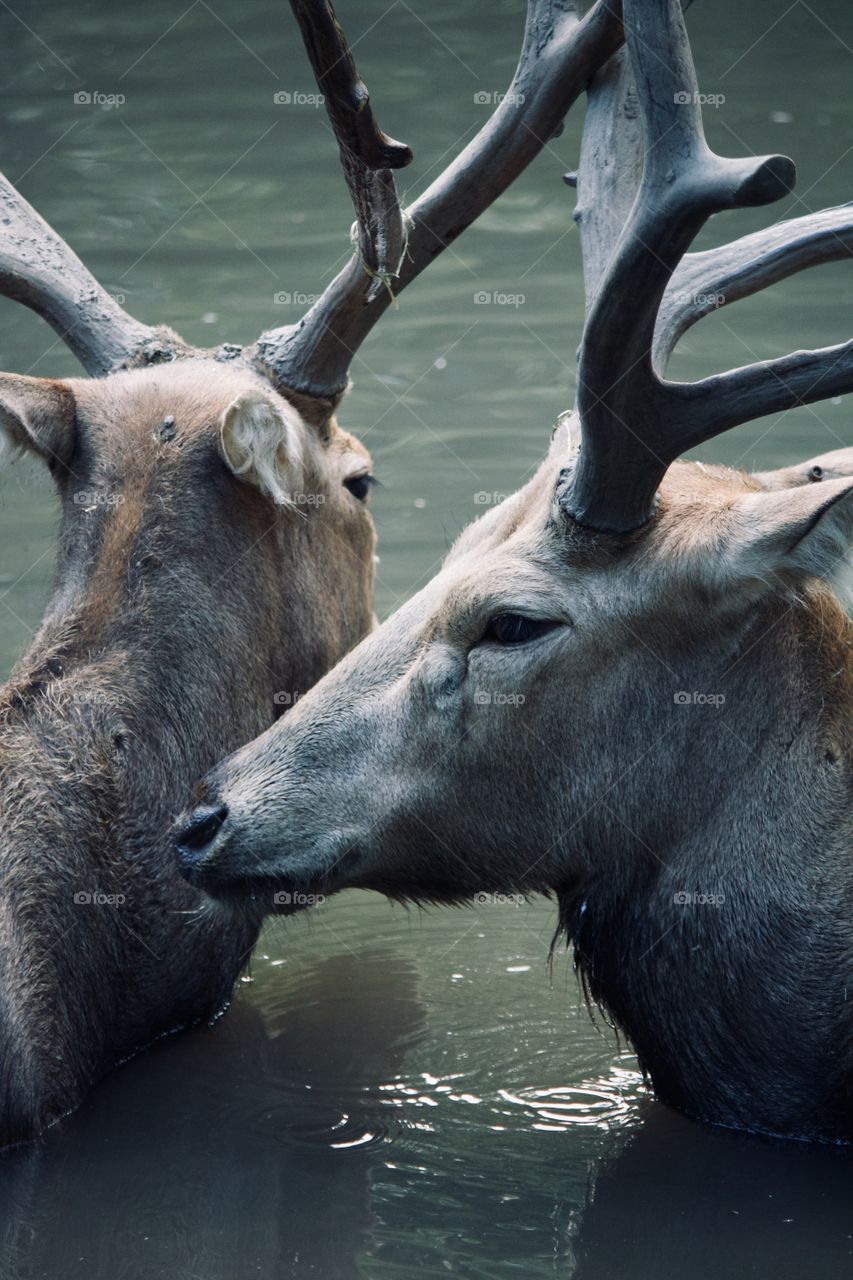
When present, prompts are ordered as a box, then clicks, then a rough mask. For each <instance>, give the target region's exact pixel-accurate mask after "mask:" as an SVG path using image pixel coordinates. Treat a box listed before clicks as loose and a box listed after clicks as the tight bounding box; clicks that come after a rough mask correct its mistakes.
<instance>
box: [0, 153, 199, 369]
mask: <svg viewBox="0 0 853 1280" xmlns="http://www.w3.org/2000/svg"><path fill="white" fill-rule="evenodd" d="M0 223H2V233H0V236H2V238H0V293H2V294H5V296H6V297H8V298H12V299H14V300H15V301H16V302H23V303H24V304H25V305H26V306H28V307H30V308H31V309H32V310H33V311H35V312H36V314H37V315H40V316H41V317H42V319H44V320H46V321H47V323H48V324H49V325H50V326H51V327H52V328H53V329H54V330H55V331H56V332H57V333H58V334H59V336H60V337H61V338H62V339H63V341H64V342H65V343H66V344H67V345H68V346H69V347H70V349H71V350H72V351H73V353H74V355H75V356H77V358H78V359H79V360H80V362H81V364H82V365H83V367H84V368H85V369H86V371H87V373H90V374H92V375H95V376H97V375H100V374H105V373H109V372H110V371H111V370H112V369H115V368H120V367H122V366H124V365H127V364H130V363H134V362H138V361H139V360H146V361H153V360H156V359H158V358H161V357H162V356H163V355H164V354H167V353H168V351H169V350H170V349H171V347H172V346H173V345H174V343H179V339H177V336H176V335H175V334H172V333H171V331H169V330H167V329H159V328H158V329H154V328H150V327H149V326H148V325H144V324H140V323H139V321H137V320H134V319H133V318H132V316H129V315H128V314H127V312H126V311H124V310H122V308H121V307H120V306H119V304H118V303H117V302H116V300H115V299H114V298H113V297H111V296H110V294H108V293H107V292H106V290H105V289H102V288H101V286H100V285H99V284H98V282H97V280H95V278H94V276H92V275H91V274H90V273H89V271H87V270H86V268H85V267H84V266H83V263H82V262H81V261H80V259H79V258H78V257H77V255H76V254H75V253H74V252H73V251H72V250H71V249H69V247H68V245H67V244H66V243H65V241H64V240H62V239H61V238H60V237H59V236H58V235H57V234H56V232H55V231H53V230H52V229H51V227H49V226H48V224H47V223H46V222H45V221H44V219H43V218H41V217H40V216H39V214H37V213H36V211H35V209H33V208H32V207H31V206H30V205H29V204H27V202H26V200H25V199H24V198H23V196H21V195H20V194H19V193H18V192H17V191H16V190H15V188H14V187H13V186H12V184H11V183H10V182H9V181H8V180H7V179H6V178H4V177H3V175H2V174H0Z"/></svg>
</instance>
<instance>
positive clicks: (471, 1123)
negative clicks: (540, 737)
mask: <svg viewBox="0 0 853 1280" xmlns="http://www.w3.org/2000/svg"><path fill="white" fill-rule="evenodd" d="M552 912H553V908H552V907H551V906H550V905H549V904H545V903H539V904H532V905H529V906H523V907H507V908H482V909H477V910H476V911H475V910H472V911H467V910H466V911H461V912H460V911H446V912H444V913H436V914H435V915H430V916H429V917H427V918H425V919H423V920H420V921H418V920H417V918H415V919H413V918H411V917H409V916H408V915H407V914H406V913H405V912H403V911H402V910H400V909H395V910H393V911H392V910H390V909H389V908H388V907H387V906H386V905H385V904H384V903H382V902H380V901H379V900H378V899H375V898H372V897H371V896H370V895H365V894H354V893H352V894H344V895H341V897H340V898H339V899H336V900H335V901H333V902H332V903H330V904H328V905H327V906H326V907H324V908H321V909H320V910H319V911H318V912H317V913H316V915H315V917H314V918H313V919H296V920H293V921H290V922H288V923H287V924H286V925H282V924H281V923H278V924H276V925H275V926H274V927H273V928H271V929H269V930H268V931H267V933H266V934H265V936H264V938H263V939H262V942H261V946H260V948H259V953H258V956H257V959H256V961H255V964H254V966H253V968H254V976H253V981H252V982H251V983H250V984H248V985H244V986H242V987H241V990H240V991H239V993H238V996H237V999H236V1001H235V1004H234V1006H233V1008H232V1009H231V1010H230V1011H229V1013H228V1014H227V1016H226V1017H225V1018H223V1019H222V1020H221V1022H220V1023H218V1024H217V1026H216V1027H215V1028H213V1029H212V1030H211V1029H200V1030H197V1031H194V1032H191V1033H189V1034H187V1035H184V1036H179V1037H175V1038H173V1039H171V1040H167V1041H164V1042H162V1043H160V1044H159V1045H157V1046H156V1047H155V1048H154V1049H153V1050H151V1051H150V1052H148V1053H146V1054H143V1055H142V1056H141V1057H139V1058H138V1059H136V1061H134V1062H132V1063H130V1064H128V1065H127V1066H126V1067H124V1068H122V1069H121V1070H119V1071H117V1072H115V1073H114V1074H113V1075H112V1076H111V1077H109V1078H108V1079H107V1080H105V1081H104V1082H103V1083H102V1084H101V1086H100V1087H99V1088H98V1089H97V1090H96V1091H95V1093H94V1094H93V1095H92V1097H91V1098H90V1100H89V1102H88V1103H87V1104H86V1105H85V1106H84V1107H83V1108H82V1109H81V1110H80V1111H79V1112H78V1113H77V1114H76V1115H74V1116H72V1117H70V1118H68V1119H67V1120H66V1121H65V1122H63V1123H62V1124H61V1125H60V1126H58V1127H57V1128H56V1129H55V1130H54V1131H53V1132H52V1133H51V1134H50V1136H49V1137H48V1139H47V1140H46V1141H45V1142H44V1143H43V1144H42V1145H41V1146H40V1147H37V1148H24V1149H19V1150H16V1151H10V1152H6V1153H5V1154H4V1155H3V1156H2V1157H0V1248H1V1249H2V1254H3V1258H4V1267H3V1271H2V1275H3V1277H4V1280H6V1277H7V1276H8V1277H10V1278H15V1280H18V1278H20V1280H24V1278H25V1277H26V1278H29V1277H42V1276H43V1277H49V1278H50V1280H64V1278H65V1277H68V1280H78V1278H80V1280H82V1278H83V1277H91V1276H95V1277H98V1278H99V1280H100V1278H101V1277H103V1280H114V1278H116V1277H121V1278H125V1277H127V1278H128V1280H137V1278H138V1280H150V1278H151V1277H159V1276H163V1277H169V1278H170V1280H171V1278H173V1277H177V1278H179V1280H198V1278H199V1277H203V1278H204V1280H249V1277H254V1276H261V1277H278V1276H288V1277H291V1276H292V1277H296V1278H297V1280H299V1278H301V1277H309V1276H319V1277H333V1278H334V1277H341V1280H354V1278H356V1277H358V1278H364V1280H385V1277H393V1278H394V1280H400V1278H401V1277H408V1276H413V1277H414V1276H416V1275H418V1276H420V1275H425V1276H428V1277H433V1276H435V1277H440V1276H441V1277H443V1276H446V1275H448V1274H452V1275H458V1276H463V1277H472V1278H474V1277H476V1280H496V1278H497V1277H503V1276H506V1277H512V1276H524V1277H533V1278H534V1280H535V1278H536V1277H543V1278H544V1277H549V1276H551V1277H553V1276H560V1277H563V1278H564V1280H569V1277H572V1276H576V1277H577V1280H638V1278H639V1280H644V1278H645V1277H652V1278H653V1280H669V1278H670V1277H672V1280H704V1278H705V1277H706V1276H707V1277H708V1280H711V1277H714V1280H718V1278H719V1277H720V1276H725V1277H727V1278H728V1277H732V1278H733V1280H739V1278H740V1277H744V1280H745V1278H746V1277H747V1276H754V1275H767V1276H773V1277H774V1278H775V1280H788V1278H790V1280H794V1278H795V1277H796V1280H801V1278H802V1277H803V1276H812V1275H814V1276H821V1277H824V1276H826V1277H835V1276H838V1277H841V1276H842V1275H845V1274H847V1273H848V1271H847V1269H846V1268H849V1266H850V1262H851V1260H853V1214H851V1209H850V1203H851V1200H850V1173H851V1169H850V1158H849V1153H848V1152H845V1151H840V1150H838V1149H833V1148H810V1147H808V1146H804V1145H801V1144H797V1143H791V1144H784V1143H774V1142H770V1141H759V1140H752V1139H746V1138H743V1137H740V1136H736V1135H731V1134H727V1133H721V1132H716V1131H711V1130H708V1129H705V1128H702V1127H700V1126H698V1125H694V1124H692V1123H691V1122H689V1121H687V1120H684V1119H682V1118H680V1117H678V1116H675V1115H673V1114H671V1113H669V1112H667V1111H666V1110H665V1109H664V1108H663V1107H661V1106H660V1105H659V1104H657V1103H655V1102H653V1101H652V1100H651V1099H650V1098H649V1097H648V1095H647V1094H646V1093H645V1091H644V1089H643V1087H642V1084H641V1082H640V1079H639V1075H638V1072H637V1071H636V1064H635V1063H634V1062H633V1060H632V1059H631V1058H630V1056H629V1055H628V1054H627V1053H625V1052H624V1051H620V1050H619V1049H618V1046H617V1044H616V1042H615V1040H614V1038H613V1036H612V1033H610V1032H609V1031H607V1032H605V1033H600V1032H599V1031H598V1030H596V1029H595V1027H594V1026H593V1025H592V1023H591V1022H590V1020H589V1017H588V1015H587V1013H586V1011H585V1010H584V1009H583V1008H582V1007H581V1006H580V1005H579V1002H578V1000H577V996H576V992H575V991H574V987H573V980H572V978H571V974H570V970H569V966H568V963H567V961H566V960H565V958H563V959H561V960H560V961H559V962H558V963H557V964H556V965H555V967H554V972H553V975H552V977H551V979H550V981H549V977H548V968H547V937H548V934H549V930H550V928H551V925H552V923H553V920H552ZM463 947H464V948H465V951H464V955H460V951H461V950H462V948H463ZM448 955H453V957H454V959H453V966H454V967H453V970H452V974H455V975H456V979H457V980H456V981H454V980H453V976H452V974H451V972H450V971H449V965H448Z"/></svg>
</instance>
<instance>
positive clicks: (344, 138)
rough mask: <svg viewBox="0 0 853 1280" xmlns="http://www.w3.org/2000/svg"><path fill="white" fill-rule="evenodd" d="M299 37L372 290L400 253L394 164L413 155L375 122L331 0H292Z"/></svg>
mask: <svg viewBox="0 0 853 1280" xmlns="http://www.w3.org/2000/svg"><path fill="white" fill-rule="evenodd" d="M290 6H291V8H292V10H293V13H294V15H295V17H296V20H297V22H298V23H299V28H300V30H301V32H302V39H303V41H304V43H305V49H306V51H307V53H308V58H309V61H310V62H311V66H312V68H313V70H314V77H315V79H316V81H317V86H318V88H319V89H320V90H321V92H322V94H323V96H324V98H325V103H326V111H327V112H328V116H329V120H330V121H331V124H332V130H333V132H334V134H335V137H336V138H337V140H338V146H339V148H340V155H341V164H342V166H343V170H344V177H345V178H346V183H347V186H348V187H349V191H350V195H351V196H352V202H353V205H354V207H355V214H356V234H357V237H358V240H357V256H358V257H359V258H360V259H361V262H362V265H363V267H364V269H365V271H366V272H367V274H368V275H369V276H370V278H371V282H372V283H371V288H370V289H369V290H368V300H369V298H370V296H371V293H373V292H376V291H377V290H380V289H382V288H385V287H388V285H389V282H390V281H391V280H392V279H394V278H395V276H396V274H397V270H398V268H399V265H400V258H401V257H402V254H403V248H404V244H405V235H404V228H403V218H402V215H401V213H400V205H399V201H398V199H397V190H396V187H395V185H394V175H393V173H392V172H391V171H392V170H393V169H402V168H404V166H405V165H407V164H409V163H410V162H411V160H412V151H411V148H410V147H407V146H406V144H405V143H404V142H395V141H394V139H393V138H389V137H388V136H387V134H384V133H383V132H382V130H381V129H380V128H379V125H378V124H377V123H376V119H375V117H374V115H373V109H372V107H371V105H370V95H369V94H368V92H367V87H366V85H365V84H364V82H363V80H361V78H360V77H359V74H358V71H357V70H356V65H355V61H354V59H353V56H352V51H351V49H350V47H349V45H348V44H347V40H346V36H345V35H344V33H343V31H342V30H341V27H340V24H339V22H338V20H337V17H336V16H335V11H334V9H333V8H332V5H331V3H330V0H290Z"/></svg>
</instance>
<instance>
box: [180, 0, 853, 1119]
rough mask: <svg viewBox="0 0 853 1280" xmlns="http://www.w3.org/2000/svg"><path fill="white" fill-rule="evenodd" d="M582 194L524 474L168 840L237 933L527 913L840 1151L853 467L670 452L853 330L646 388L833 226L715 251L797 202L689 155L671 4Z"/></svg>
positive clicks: (851, 794) (678, 1047)
mask: <svg viewBox="0 0 853 1280" xmlns="http://www.w3.org/2000/svg"><path fill="white" fill-rule="evenodd" d="M622 22H623V30H624V37H625V42H624V45H623V46H621V47H620V49H619V50H617V51H615V53H614V54H613V55H612V56H611V57H610V58H609V59H608V61H607V63H606V64H604V66H603V67H602V68H600V69H599V70H598V71H597V72H596V73H595V74H594V75H593V76H592V77H591V80H590V86H589V90H588V104H587V112H586V116H585V121H584V133H583V141H582V146H581V153H580V164H579V169H578V172H577V174H576V175H574V176H573V177H572V178H571V182H572V183H573V184H575V185H576V187H577V193H578V195H577V200H578V206H577V213H576V217H577V219H578V223H579V234H580V241H581V249H582V253H583V260H584V284H585V293H586V317H585V326H584V331H583V337H582V341H581V345H580V351H579V357H578V378H577V397H576V404H575V408H574V410H573V411H571V412H570V413H567V414H566V415H564V416H563V417H562V419H561V421H560V423H559V424H558V427H557V429H556V430H555V433H554V436H553V440H552V443H551V447H550V449H549V451H548V454H547V456H546V458H545V460H544V461H543V462H542V464H541V466H540V467H539V468H538V470H537V471H536V473H535V474H534V475H533V477H532V478H531V479H530V480H529V481H528V482H527V483H526V484H524V486H523V487H522V488H521V489H520V490H519V491H518V492H516V493H515V494H514V495H512V496H511V497H508V498H507V499H506V500H505V501H504V502H502V503H501V504H500V505H499V506H496V507H494V508H493V509H491V510H489V511H488V512H487V513H486V514H484V515H483V516H482V517H481V518H480V519H479V520H478V521H476V522H475V523H474V524H472V525H471V526H469V527H468V528H467V529H465V530H464V531H463V533H462V534H461V536H460V537H459V538H458V540H457V541H456V542H455V544H454V545H453V547H452V549H451V550H450V552H449V554H448V555H447V558H446V560H445V562H444V564H443V567H442V568H441V570H440V572H439V573H438V574H437V576H436V577H435V578H434V579H433V580H432V581H431V582H430V583H428V585H427V586H426V587H424V588H423V589H422V590H420V591H419V592H418V593H417V594H416V595H414V596H413V597H412V598H411V599H410V600H409V601H408V602H406V603H405V604H403V605H402V607H400V608H399V609H398V610H397V611H396V612H394V613H393V614H392V615H391V616H390V617H389V618H388V620H387V621H386V622H384V623H383V625H382V626H381V627H380V628H379V629H378V630H377V631H375V632H373V633H371V635H370V636H368V637H367V638H365V639H364V640H362V641H361V642H360V644H359V645H358V646H356V648H355V649H354V650H353V651H352V653H351V654H349V655H348V656H347V657H346V658H344V659H343V661H342V662H340V663H339V664H338V665H337V666H336V667H335V668H333V670H332V671H331V672H330V673H328V674H327V675H326V676H325V677H324V678H323V679H322V680H320V681H319V682H318V683H317V684H316V685H315V686H314V688H313V689H312V690H311V691H310V692H309V694H308V695H307V696H306V697H305V698H304V699H303V700H302V701H301V702H300V704H299V706H298V707H297V708H296V709H295V711H294V712H293V713H292V714H290V715H288V716H287V717H286V718H285V720H283V721H282V722H281V723H280V724H278V725H275V726H273V727H272V728H270V729H269V730H267V731H266V732H265V733H264V734H262V735H261V736H260V737H259V738H258V739H257V740H256V741H254V742H252V743H249V744H247V745H245V746H243V747H242V748H240V749H239V750H237V751H236V752H235V753H233V754H232V755H231V756H229V757H226V758H225V759H224V760H223V761H222V762H220V763H219V764H218V765H217V766H216V767H215V768H214V769H213V770H211V771H210V772H209V773H208V774H207V775H206V776H205V778H204V779H203V781H202V783H201V784H200V787H201V792H200V794H199V795H197V796H196V801H195V803H194V804H193V805H191V806H190V807H189V808H188V809H187V810H186V811H185V812H184V814H183V815H182V816H181V818H180V819H179V821H178V823H177V825H176V827H175V839H176V844H177V854H178V860H179V864H180V866H181V870H182V873H183V874H184V876H185V877H186V879H187V880H188V881H189V883H190V884H192V885H194V886H196V887H199V888H202V889H203V890H204V891H205V892H206V893H207V894H208V895H209V897H210V898H211V899H212V901H213V902H218V903H220V904H223V905H224V906H225V908H226V909H230V910H231V911H232V912H233V914H235V915H237V916H238V917H239V918H245V916H247V915H248V916H249V917H251V918H254V917H255V916H258V915H266V914H270V913H271V912H275V911H277V910H279V907H278V905H277V904H278V903H279V902H281V901H282V900H283V899H285V898H287V897H288V896H289V894H290V893H295V892H303V893H312V894H317V893H322V894H323V895H325V896H328V895H329V894H332V893H335V892H337V891H339V890H341V889H344V888H349V887H356V888H361V889H372V890H375V891H378V892H381V893H384V894H386V895H387V896H388V897H389V898H391V899H394V900H401V901H413V902H416V903H419V904H430V903H447V904H459V903H464V902H466V901H470V900H471V899H472V897H473V896H474V895H482V894H483V893H492V892H493V893H508V892H513V893H522V894H537V893H542V894H547V895H551V896H553V897H554V898H555V900H556V903H557V906H558V920H559V926H558V934H557V936H558V937H561V936H563V937H565V939H566V940H567V943H568V945H570V947H571V948H572V950H573V954H574V959H575V964H576V967H577V970H578V972H579V976H580V980H581V984H582V991H583V992H584V994H585V995H586V998H587V1000H588V1002H589V1004H590V1006H591V1007H592V1008H594V1007H596V1006H598V1007H599V1008H601V1009H603V1010H604V1011H605V1015H606V1017H607V1018H608V1020H609V1021H610V1022H611V1023H612V1024H613V1025H614V1026H615V1027H616V1028H618V1030H619V1031H620V1032H621V1033H622V1034H623V1035H624V1036H625V1037H627V1039H628V1041H629V1042H630V1043H631V1044H632V1046H633V1047H634V1049H635V1051H636V1053H637V1055H638V1058H639V1062H640V1064H641V1066H642V1069H643V1071H644V1073H645V1075H646V1077H647V1079H648V1081H649V1082H650V1083H651V1085H652V1087H653V1089H654V1091H655V1092H656V1094H657V1096H658V1097H659V1098H660V1099H661V1100H662V1101H663V1102H664V1103H667V1104H669V1105H670V1106H671V1107H673V1108H676V1109H678V1110H680V1111H682V1112H684V1113H687V1114H688V1115H690V1116H691V1117H693V1118H695V1119H698V1120H701V1121H705V1122H708V1123H712V1124H716V1125H721V1126H729V1127H732V1128H737V1129H742V1130H748V1131H751V1132H762V1133H765V1134H773V1135H777V1136H782V1137H788V1138H804V1139H814V1140H824V1141H838V1142H842V1141H845V1142H849V1141H851V1140H853V1003H851V1001H850V999H849V992H850V991H851V989H853V925H851V920H853V853H851V850H853V772H851V749H853V662H851V654H852V653H853V622H851V612H850V610H851V602H852V601H853V574H851V569H853V565H852V564H851V545H853V449H851V448H849V447H848V448H844V447H842V448H840V449H837V450H833V451H832V452H831V453H830V454H828V455H823V456H820V457H817V458H814V459H811V460H810V461H809V462H806V463H803V464H798V465H797V466H795V467H789V468H783V469H782V470H781V471H779V472H776V473H772V472H771V473H764V474H762V473H758V474H749V473H747V472H746V471H743V470H739V469H737V468H729V467H726V466H722V465H710V464H703V463H701V462H697V461H692V460H684V459H682V454H684V453H685V452H686V451H687V450H688V449H692V448H695V447H697V446H699V445H701V444H702V443H703V442H705V441H707V440H709V439H711V438H712V437H714V436H717V435H719V434H720V433H722V432H724V431H728V430H730V429H732V428H734V427H736V426H738V425H740V424H742V423H745V422H749V421H752V420H754V419H757V418H760V417H765V416H767V415H768V414H776V413H781V412H783V411H785V410H787V409H789V408H792V407H794V406H796V405H802V404H813V403H815V402H817V401H819V400H821V399H824V398H826V397H828V396H836V395H841V394H843V393H845V392H849V391H851V390H853V342H850V341H848V342H844V343H841V344H840V345H837V346H833V347H829V348H826V349H822V350H799V351H796V352H794V353H792V354H788V355H785V356H782V357H779V358H775V359H770V360H765V361H759V362H756V363H753V364H748V365H745V366H743V367H741V368H736V369H732V370H729V371H727V372H724V373H719V374H715V375H713V376H710V377H706V378H703V379H701V380H698V381H695V382H677V381H674V380H671V379H669V378H667V376H666V369H667V363H668V361H669V358H670V356H671V355H672V352H673V349H674V348H675V345H676V343H677V341H678V339H679V337H680V336H681V335H682V334H683V333H684V332H685V331H686V330H687V329H688V328H690V327H691V326H692V325H694V324H695V323H696V322H697V321H698V320H700V319H701V318H702V316H703V315H705V314H707V312H708V311H709V310H712V309H714V308H715V307H716V306H718V305H721V304H720V299H722V300H723V303H724V304H729V303H731V302H733V301H735V300H736V299H738V298H743V297H746V296H749V295H751V294H755V293H757V292H758V291H760V290H763V289H765V288H767V287H768V286H770V285H771V284H773V283H775V282H777V281H780V280H783V279H785V278H787V277H789V276H790V275H791V274H793V273H794V272H797V271H800V270H801V269H804V268H807V267H810V266H813V265H815V264H817V263H821V262H827V261H832V260H842V259H847V258H849V257H850V255H851V251H853V208H851V207H850V206H849V205H848V206H843V207H841V208H837V209H829V210H824V211H821V212H817V213H808V214H804V215H803V216H801V217H794V218H791V219H787V220H784V221H781V222H777V223H776V224H775V225H773V226H770V227H769V228H766V229H764V230H759V231H756V232H752V233H750V234H748V235H746V236H744V237H742V238H740V239H736V240H733V241H731V242H730V243H728V244H723V245H721V246H719V247H717V248H713V249H705V250H703V251H701V252H698V251H695V250H693V251H691V249H690V246H691V245H692V244H693V241H694V239H695V237H696V236H697V234H698V232H699V231H700V229H701V228H702V227H703V226H704V225H705V223H706V222H707V220H708V219H709V218H710V217H711V215H713V214H716V213H722V212H724V211H725V210H729V209H737V208H744V207H753V206H754V207H758V206H762V205H765V204H769V203H771V202H773V201H775V200H778V199H780V198H781V197H783V196H785V195H786V194H787V193H788V192H789V191H790V190H791V189H792V187H793V184H794V179H795V169H794V165H793V162H792V161H791V160H789V159H788V158H786V157H784V156H779V155H772V156H764V157H755V156H748V157H744V158H739V159H731V158H726V157H722V156H719V155H717V154H716V153H714V152H713V151H712V150H711V148H710V147H709V145H708V143H707V141H706V139H705V135H704V131H703V123H702V113H701V107H700V97H699V93H698V84H697V78H696V73H695V70H694V66H693V60H692V53H691V49H690V44H689V42H688V37H687V31H686V27H685V20H684V15H683V13H682V5H681V3H680V0H624V5H623V8H622Z"/></svg>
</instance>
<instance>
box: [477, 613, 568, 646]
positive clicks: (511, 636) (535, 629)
mask: <svg viewBox="0 0 853 1280" xmlns="http://www.w3.org/2000/svg"><path fill="white" fill-rule="evenodd" d="M560 625H561V624H560V623H559V622H556V621H555V620H554V619H553V618H528V617H526V616H525V615H524V614H523V613H499V614H497V615H496V616H495V617H494V618H492V619H491V621H490V622H489V625H488V626H487V627H486V630H485V631H484V632H483V636H482V640H483V641H485V642H486V643H491V644H498V645H501V646H503V647H507V646H509V645H522V644H529V643H530V641H531V640H538V639H539V637H540V636H543V635H545V634H546V633H547V632H549V631H553V630H554V628H555V627H559V626H560Z"/></svg>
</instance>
